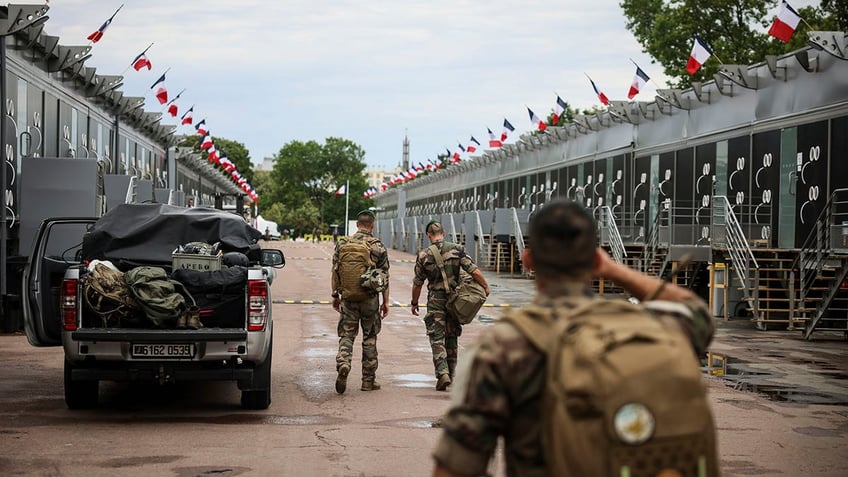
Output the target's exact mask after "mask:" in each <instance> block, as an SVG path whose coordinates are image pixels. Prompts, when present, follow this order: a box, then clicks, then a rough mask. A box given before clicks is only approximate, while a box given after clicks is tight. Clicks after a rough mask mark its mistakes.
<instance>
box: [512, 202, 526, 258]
mask: <svg viewBox="0 0 848 477" xmlns="http://www.w3.org/2000/svg"><path fill="white" fill-rule="evenodd" d="M512 235H514V236H515V247H516V248H517V249H518V256H519V257H520V256H522V254H523V253H524V232H523V231H522V230H521V224H520V223H519V222H518V211H517V210H515V207H512Z"/></svg>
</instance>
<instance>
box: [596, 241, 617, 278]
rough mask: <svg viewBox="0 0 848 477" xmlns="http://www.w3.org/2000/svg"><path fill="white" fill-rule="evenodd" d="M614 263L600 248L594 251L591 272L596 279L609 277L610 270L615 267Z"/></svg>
mask: <svg viewBox="0 0 848 477" xmlns="http://www.w3.org/2000/svg"><path fill="white" fill-rule="evenodd" d="M615 265H616V263H615V261H613V259H612V257H610V256H609V254H608V253H607V252H606V251H605V250H604V249H602V248H600V247H598V248H597V249H595V267H594V269H593V270H592V271H593V272H594V275H595V277H596V278H606V277H609V272H610V268H612V267H615Z"/></svg>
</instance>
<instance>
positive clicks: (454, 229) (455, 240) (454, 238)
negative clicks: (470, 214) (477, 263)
mask: <svg viewBox="0 0 848 477" xmlns="http://www.w3.org/2000/svg"><path fill="white" fill-rule="evenodd" d="M450 226H451V235H453V243H457V242H459V239H458V238H457V236H456V224H455V223H454V221H453V214H450Z"/></svg>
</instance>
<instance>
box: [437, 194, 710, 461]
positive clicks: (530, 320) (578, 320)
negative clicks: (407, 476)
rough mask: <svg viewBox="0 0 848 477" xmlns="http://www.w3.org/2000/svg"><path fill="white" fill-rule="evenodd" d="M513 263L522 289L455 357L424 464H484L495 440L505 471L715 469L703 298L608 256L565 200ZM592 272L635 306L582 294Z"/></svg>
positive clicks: (588, 219) (544, 216)
mask: <svg viewBox="0 0 848 477" xmlns="http://www.w3.org/2000/svg"><path fill="white" fill-rule="evenodd" d="M522 260H523V263H524V265H525V267H527V269H528V270H535V273H536V290H537V293H536V297H535V299H534V301H533V303H532V304H531V305H528V306H526V307H523V308H521V309H516V310H513V311H511V312H507V313H505V315H504V317H503V318H502V319H501V320H500V321H498V322H496V323H495V324H494V325H493V326H491V327H490V328H488V329H486V330H485V331H484V332H483V333H482V334H481V336H480V339H479V341H478V343H477V344H476V345H475V347H474V348H473V349H472V350H469V352H468V353H466V354H465V355H464V358H463V361H462V363H461V364H460V371H459V375H460V376H462V377H461V378H459V379H458V381H459V382H458V383H457V384H456V385H455V387H454V390H453V392H454V396H453V398H454V402H453V406H452V408H451V409H450V410H449V411H448V413H447V415H446V416H445V418H444V419H443V421H442V427H443V428H444V432H443V434H442V437H441V438H440V440H439V443H438V444H437V446H436V449H435V451H434V454H433V455H434V458H435V461H436V465H435V469H434V473H433V475H434V476H458V475H483V474H485V473H486V468H487V465H488V462H489V460H490V458H491V456H492V454H493V452H494V450H495V447H496V446H497V442H498V438H499V437H503V438H504V457H505V460H506V469H507V474H508V475H521V476H529V475H533V476H537V475H538V476H543V475H552V476H553V475H555V476H566V477H569V476H570V477H574V476H604V477H606V476H625V475H627V476H631V475H632V476H638V475H646V476H698V477H707V476H717V475H719V474H720V471H719V468H718V458H717V455H716V454H717V453H716V436H715V428H714V424H713V418H712V413H711V411H710V407H709V403H708V400H707V396H706V388H705V385H704V383H703V382H702V377H701V373H700V368H699V360H698V356H701V355H702V354H703V353H704V352H705V350H706V347H707V345H708V344H709V342H710V340H711V338H712V335H713V331H714V324H713V322H712V318H711V316H710V313H709V311H708V310H707V308H706V306H705V304H704V302H703V300H701V299H700V298H698V297H697V296H695V295H694V294H693V293H692V292H691V291H690V290H687V289H684V288H682V287H679V286H677V285H673V284H670V283H667V282H665V281H660V280H658V279H656V278H652V277H649V276H647V275H644V274H642V273H640V272H637V271H635V270H632V269H630V268H628V267H627V266H625V265H622V264H619V263H616V262H614V261H613V260H612V259H610V257H609V256H608V255H607V254H606V253H605V252H604V251H603V250H601V249H599V248H598V243H597V238H596V232H595V224H594V220H593V218H592V216H591V215H590V214H589V213H588V212H587V211H586V210H585V209H584V208H583V207H582V206H581V205H580V204H577V203H575V202H571V201H567V200H558V201H555V202H552V203H549V204H547V205H546V206H545V207H544V208H542V209H541V210H540V211H538V212H537V214H536V215H535V216H534V217H533V219H532V221H531V223H530V229H529V248H528V249H525V251H524V254H523V256H522ZM593 277H599V278H604V279H606V280H612V281H613V282H615V283H616V284H618V285H620V286H622V287H623V288H624V289H625V290H626V291H627V292H628V293H630V294H631V295H632V296H633V297H635V298H637V299H639V300H642V303H641V305H633V304H631V303H629V302H627V301H624V300H607V299H602V298H598V297H596V296H594V295H593V293H592V290H591V288H590V286H591V284H592V279H593ZM465 358H469V359H467V360H466V359H465Z"/></svg>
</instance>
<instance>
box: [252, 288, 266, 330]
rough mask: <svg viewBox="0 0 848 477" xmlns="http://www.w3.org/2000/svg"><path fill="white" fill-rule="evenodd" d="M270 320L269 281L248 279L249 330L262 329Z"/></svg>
mask: <svg viewBox="0 0 848 477" xmlns="http://www.w3.org/2000/svg"><path fill="white" fill-rule="evenodd" d="M267 321H268V282H266V281H265V280H248V281H247V331H262V330H264V329H265V323H266V322H267Z"/></svg>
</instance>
